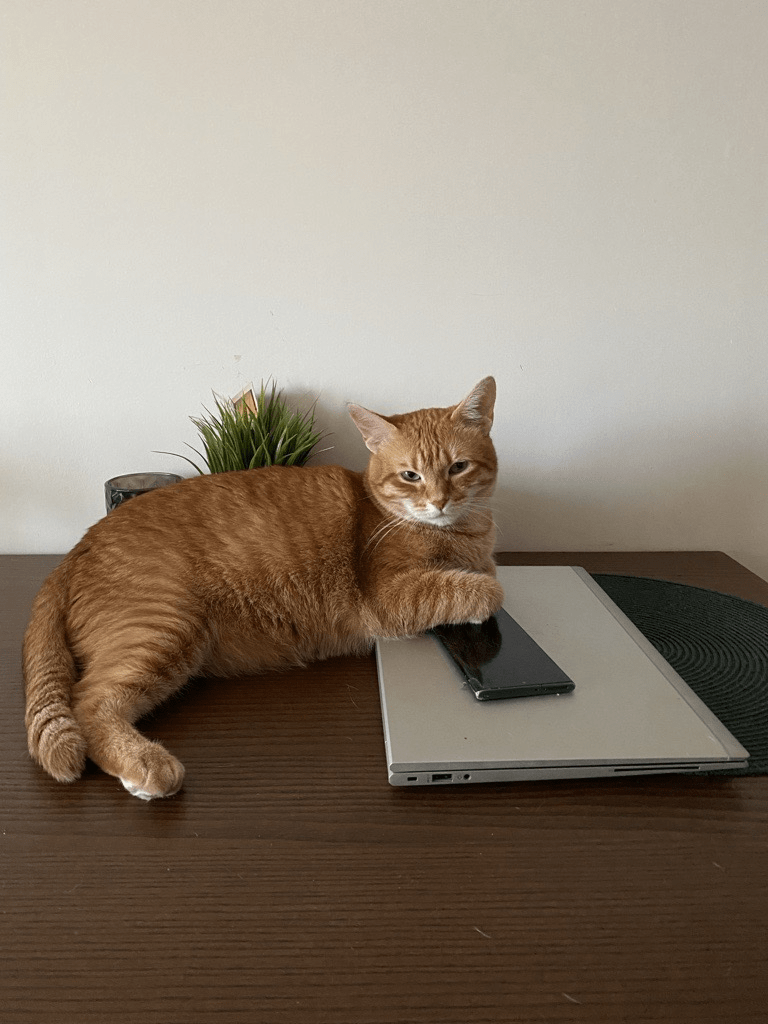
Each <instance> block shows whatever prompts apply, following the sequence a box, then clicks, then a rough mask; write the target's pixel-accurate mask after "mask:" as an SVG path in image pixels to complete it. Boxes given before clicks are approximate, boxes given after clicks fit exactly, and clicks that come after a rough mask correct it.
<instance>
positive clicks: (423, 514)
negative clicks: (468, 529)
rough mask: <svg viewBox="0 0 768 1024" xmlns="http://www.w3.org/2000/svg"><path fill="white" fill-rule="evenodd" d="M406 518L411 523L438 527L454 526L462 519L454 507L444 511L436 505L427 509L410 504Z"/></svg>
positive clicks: (451, 506)
mask: <svg viewBox="0 0 768 1024" xmlns="http://www.w3.org/2000/svg"><path fill="white" fill-rule="evenodd" d="M406 517H407V518H408V519H409V520H410V521H411V522H414V521H415V522H417V523H424V524H426V525H427V526H437V527H445V526H452V525H453V524H454V523H455V522H456V520H457V519H459V518H461V516H460V513H459V510H458V509H457V508H456V507H455V506H454V505H446V506H445V508H442V509H441V508H437V507H436V506H434V505H432V506H429V507H427V508H414V507H413V506H412V505H410V503H409V506H408V507H406Z"/></svg>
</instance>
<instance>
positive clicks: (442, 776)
mask: <svg viewBox="0 0 768 1024" xmlns="http://www.w3.org/2000/svg"><path fill="white" fill-rule="evenodd" d="M452 778H453V772H434V773H433V775H432V778H431V779H430V782H450V781H451V779H452Z"/></svg>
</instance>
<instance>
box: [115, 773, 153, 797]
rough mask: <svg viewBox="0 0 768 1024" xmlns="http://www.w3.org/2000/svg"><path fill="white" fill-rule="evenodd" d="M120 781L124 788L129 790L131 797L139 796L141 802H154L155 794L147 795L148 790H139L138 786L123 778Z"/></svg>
mask: <svg viewBox="0 0 768 1024" xmlns="http://www.w3.org/2000/svg"><path fill="white" fill-rule="evenodd" d="M120 781H121V782H122V784H123V786H124V787H125V788H126V789H127V790H128V792H129V793H130V794H131V796H137V797H138V798H139V800H154V799H155V794H154V793H147V792H146V790H144V789H139V787H138V786H134V784H133V783H132V782H129V781H128V780H127V779H123V778H121V779H120Z"/></svg>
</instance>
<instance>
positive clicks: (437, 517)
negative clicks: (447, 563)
mask: <svg viewBox="0 0 768 1024" xmlns="http://www.w3.org/2000/svg"><path fill="white" fill-rule="evenodd" d="M495 400H496V382H495V381H494V379H493V377H485V378H484V379H483V380H481V381H480V383H479V384H477V385H476V386H475V387H474V388H473V389H472V390H471V391H470V393H469V394H468V395H467V397H466V398H465V399H464V400H463V401H461V402H459V403H458V405H452V406H449V407H448V408H447V409H419V410H418V411H417V412H409V413H404V414H402V415H398V416H381V415H380V414H379V413H375V412H371V411H370V410H368V409H364V408H363V407H362V406H359V405H350V407H349V412H350V415H351V416H352V419H353V420H354V421H355V423H356V425H357V428H358V430H359V431H360V433H361V434H362V435H363V440H364V441H365V444H366V446H367V447H368V449H369V450H370V452H371V459H370V462H369V465H368V470H367V473H366V479H367V481H368V486H369V487H370V489H371V493H372V495H373V497H374V498H375V499H376V500H377V502H378V503H379V504H380V505H381V506H383V507H384V508H385V509H386V511H387V512H388V513H390V514H391V515H393V516H396V517H397V518H398V519H405V520H408V521H410V522H418V523H424V524H426V525H429V526H435V527H449V526H453V525H455V524H458V523H461V522H462V520H464V519H465V518H466V517H467V516H468V515H469V514H470V512H472V510H473V509H474V508H477V507H478V505H479V504H480V499H482V498H486V497H488V496H489V495H490V494H491V492H492V491H493V486H494V484H495V482H496V452H495V451H494V447H493V442H492V441H491V439H490V436H489V434H490V430H491V425H492V423H493V406H494V402H495Z"/></svg>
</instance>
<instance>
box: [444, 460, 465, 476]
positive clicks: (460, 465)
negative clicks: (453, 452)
mask: <svg viewBox="0 0 768 1024" xmlns="http://www.w3.org/2000/svg"><path fill="white" fill-rule="evenodd" d="M468 465H469V462H468V461H467V460H466V459H462V460H460V461H459V462H454V464H453V465H452V466H451V468H450V469H449V470H448V472H449V474H450V475H451V476H456V474H457V473H463V472H464V470H465V469H466V468H467V466H468Z"/></svg>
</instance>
